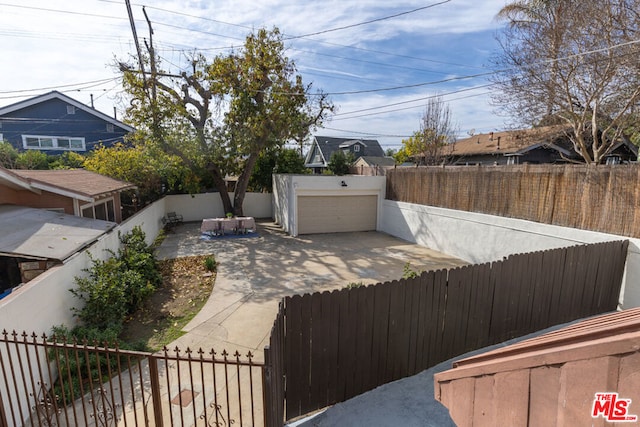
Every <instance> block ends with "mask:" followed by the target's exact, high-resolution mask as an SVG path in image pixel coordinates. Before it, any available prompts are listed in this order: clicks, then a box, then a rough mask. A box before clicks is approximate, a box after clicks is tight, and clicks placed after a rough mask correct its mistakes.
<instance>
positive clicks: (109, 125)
mask: <svg viewBox="0 0 640 427" xmlns="http://www.w3.org/2000/svg"><path fill="white" fill-rule="evenodd" d="M107 132H109V133H113V124H112V123H107Z"/></svg>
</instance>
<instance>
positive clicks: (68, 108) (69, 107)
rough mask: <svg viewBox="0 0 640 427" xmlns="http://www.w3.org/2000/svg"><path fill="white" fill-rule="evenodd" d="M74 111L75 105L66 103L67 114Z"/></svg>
mask: <svg viewBox="0 0 640 427" xmlns="http://www.w3.org/2000/svg"><path fill="white" fill-rule="evenodd" d="M75 113H76V107H74V106H73V105H67V114H75Z"/></svg>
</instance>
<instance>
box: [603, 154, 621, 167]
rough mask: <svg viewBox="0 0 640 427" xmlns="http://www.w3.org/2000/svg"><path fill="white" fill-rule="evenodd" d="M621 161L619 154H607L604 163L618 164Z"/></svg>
mask: <svg viewBox="0 0 640 427" xmlns="http://www.w3.org/2000/svg"><path fill="white" fill-rule="evenodd" d="M620 163H622V162H621V159H620V156H609V157H607V161H606V164H608V165H619V164H620Z"/></svg>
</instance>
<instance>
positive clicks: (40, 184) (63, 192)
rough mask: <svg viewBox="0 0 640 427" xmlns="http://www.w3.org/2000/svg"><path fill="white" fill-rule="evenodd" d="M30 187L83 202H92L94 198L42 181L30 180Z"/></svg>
mask: <svg viewBox="0 0 640 427" xmlns="http://www.w3.org/2000/svg"><path fill="white" fill-rule="evenodd" d="M31 187H33V188H37V189H39V190H44V191H48V192H49V193H55V194H59V195H60V196H65V197H69V198H72V199H78V200H82V201H85V202H93V201H94V200H95V199H94V198H93V197H90V196H85V195H82V194H78V193H74V192H72V191H69V190H64V189H62V188H60V187H54V186H53V185H49V184H45V183H43V182H37V181H31Z"/></svg>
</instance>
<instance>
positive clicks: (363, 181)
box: [273, 175, 386, 236]
mask: <svg viewBox="0 0 640 427" xmlns="http://www.w3.org/2000/svg"><path fill="white" fill-rule="evenodd" d="M343 181H344V183H345V184H346V186H343V185H342V182H343ZM273 183H274V185H273V199H274V202H273V203H274V210H275V212H274V219H275V220H276V222H277V223H278V224H280V225H281V226H282V228H284V230H285V231H286V232H287V233H289V234H291V235H292V236H297V235H298V228H297V221H296V215H297V210H298V206H297V199H298V196H349V195H351V196H363V195H376V196H378V220H377V221H378V223H377V227H376V229H380V226H381V224H382V223H381V218H380V212H382V202H383V201H384V197H385V190H386V177H384V176H361V175H344V176H333V175H274V178H273Z"/></svg>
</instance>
